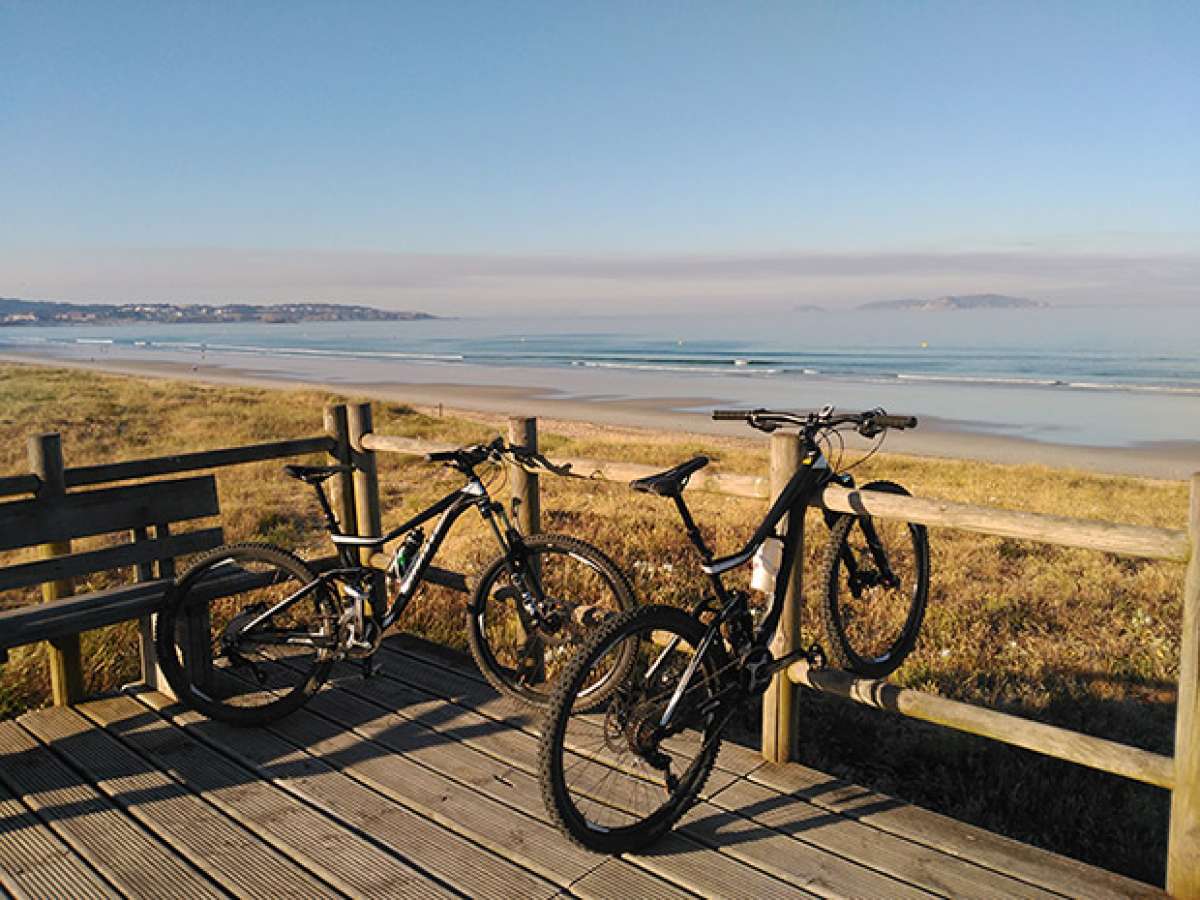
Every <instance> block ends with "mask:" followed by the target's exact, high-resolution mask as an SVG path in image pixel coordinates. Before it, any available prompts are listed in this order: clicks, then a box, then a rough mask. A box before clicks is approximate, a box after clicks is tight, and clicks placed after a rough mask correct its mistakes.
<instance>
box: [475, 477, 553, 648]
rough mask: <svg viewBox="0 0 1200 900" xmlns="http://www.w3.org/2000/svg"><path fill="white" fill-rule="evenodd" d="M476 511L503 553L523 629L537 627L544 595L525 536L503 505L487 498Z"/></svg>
mask: <svg viewBox="0 0 1200 900" xmlns="http://www.w3.org/2000/svg"><path fill="white" fill-rule="evenodd" d="M479 514H480V515H481V516H483V518H484V519H485V520H486V521H487V523H488V525H490V526H491V528H492V534H494V535H495V537H496V543H497V544H498V545H499V547H500V552H501V553H503V554H504V564H505V567H506V568H507V569H508V575H509V579H510V580H511V582H512V585H513V587H514V588H516V590H517V594H518V595H519V598H520V603H519V605H518V608H519V611H520V613H521V617H522V619H523V620H525V621H523V622H522V624H523V625H524V626H525V629H526V632H528V633H532V631H533V630H541V629H542V628H543V627H544V626H545V622H546V615H545V609H546V595H545V591H544V590H543V589H542V581H541V577H540V575H541V573H539V572H538V571H537V566H536V565H534V564H533V562H532V561H531V560H530V559H529V551H528V549H527V548H526V546H525V538H524V537H523V536H522V535H521V532H520V531H518V530H517V528H516V526H514V525H513V524H512V520H511V519H509V517H508V513H507V512H506V511H505V509H504V505H503V504H501V503H496V502H494V501H492V500H490V499H484V500H481V501H480V503H479Z"/></svg>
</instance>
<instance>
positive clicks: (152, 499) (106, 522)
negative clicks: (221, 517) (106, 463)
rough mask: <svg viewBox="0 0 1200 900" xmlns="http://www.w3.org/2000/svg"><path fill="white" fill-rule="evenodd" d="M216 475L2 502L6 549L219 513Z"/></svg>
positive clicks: (2, 546) (0, 541) (0, 531)
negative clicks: (214, 476)
mask: <svg viewBox="0 0 1200 900" xmlns="http://www.w3.org/2000/svg"><path fill="white" fill-rule="evenodd" d="M218 512H219V507H218V505H217V482H216V479H215V478H213V476H211V475H201V476H199V477H197V478H181V479H178V480H175V481H157V482H151V483H148V484H136V485H128V486H125V487H116V488H105V489H103V490H99V491H87V492H85V493H78V494H67V495H65V496H63V497H53V498H43V499H40V500H39V499H33V500H19V501H16V502H14V503H5V504H3V505H0V550H14V549H16V548H18V547H31V546H34V545H37V544H48V543H52V542H55V541H65V540H70V539H73V538H79V537H88V536H91V535H96V534H106V533H108V532H111V531H126V530H130V529H133V528H137V527H138V526H141V525H150V524H157V523H162V522H182V521H186V520H188V519H198V518H202V517H204V516H215V515H217V513H218Z"/></svg>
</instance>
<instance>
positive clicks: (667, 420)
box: [0, 351, 1200, 480]
mask: <svg viewBox="0 0 1200 900" xmlns="http://www.w3.org/2000/svg"><path fill="white" fill-rule="evenodd" d="M0 360H3V361H5V362H11V363H18V364H24V365H32V366H46V367H52V368H74V369H83V370H93V371H102V372H108V373H112V374H122V375H133V376H140V377H153V378H164V379H173V380H182V381H196V382H202V383H210V384H233V385H243V386H253V387H259V388H267V389H274V390H289V389H292V390H294V389H314V390H322V391H330V392H334V393H343V394H345V393H350V394H356V395H362V396H365V397H369V398H371V399H376V400H381V401H388V402H397V403H406V404H409V405H412V406H416V407H422V408H424V409H426V410H429V409H434V410H436V409H437V408H438V407H442V408H443V409H444V410H445V411H446V412H448V413H454V414H467V415H470V414H476V415H479V414H485V415H489V416H496V415H533V416H537V417H539V418H540V419H543V420H548V421H549V422H553V424H554V426H555V427H556V428H559V429H562V430H568V431H570V430H577V429H581V428H587V427H601V428H620V429H632V430H638V431H651V432H672V433H683V434H693V435H703V436H706V437H712V436H719V437H722V438H726V439H730V440H753V439H754V435H753V434H751V433H748V431H747V429H746V428H745V427H744V426H741V425H739V424H738V423H728V422H713V421H712V420H711V419H710V418H709V417H708V415H707V412H706V410H707V409H711V408H712V407H714V406H718V405H723V404H727V401H723V400H721V399H720V398H719V397H711V396H705V395H703V394H692V395H666V394H664V395H662V396H648V397H631V396H627V395H624V394H602V393H590V394H589V393H583V392H579V391H568V390H564V389H563V387H562V386H560V387H551V386H549V385H547V384H545V383H544V382H546V381H548V380H549V378H548V373H547V372H545V371H521V372H519V373H517V372H516V370H501V369H495V370H489V372H488V373H487V374H488V375H489V376H494V377H496V378H497V380H502V381H508V382H517V383H506V384H472V383H469V382H458V383H453V382H447V381H434V380H424V378H420V379H419V380H418V378H402V379H397V380H392V379H380V378H379V377H378V376H379V375H380V374H381V373H378V372H374V373H372V372H366V371H358V372H351V373H348V377H347V378H345V379H344V380H342V379H339V380H330V379H327V378H320V377H317V376H316V375H315V374H314V373H312V372H311V371H310V372H304V371H299V370H294V371H280V370H258V369H254V368H251V367H248V366H244V365H231V364H227V363H218V362H214V361H206V360H202V361H200V362H197V363H192V364H189V363H187V362H179V361H172V360H164V359H156V360H131V359H119V358H110V359H103V360H100V359H87V360H83V359H77V358H76V359H73V358H63V357H57V356H54V357H49V358H47V357H45V356H44V355H41V354H36V353H15V352H11V351H6V352H4V353H0ZM403 374H405V375H418V376H425V375H429V374H432V372H431V371H430V370H425V371H424V372H414V371H413V370H412V368H408V369H404V370H403ZM514 374H519V375H521V376H522V377H512V376H513V375H514ZM364 375H366V376H368V377H362V376H364ZM372 375H374V376H375V377H370V376H372ZM506 376H507V377H506ZM903 412H906V413H908V412H917V413H918V414H919V410H915V411H914V410H903ZM920 419H921V425H920V427H919V428H918V429H916V430H914V431H911V432H904V433H892V434H889V436H888V439H887V441H886V443H885V445H884V447H883V451H884V452H890V453H900V454H907V455H911V456H918V457H925V458H947V459H976V460H980V461H986V462H994V463H1000V464H1035V465H1044V466H1049V467H1051V468H1069V469H1082V470H1085V471H1090V472H1098V473H1103V474H1111V475H1133V476H1139V477H1145V478H1154V479H1168V480H1180V479H1185V478H1188V477H1190V476H1191V474H1192V473H1193V472H1195V471H1200V441H1194V442H1193V441H1170V442H1159V443H1146V444H1140V445H1135V446H1129V447H1098V446H1087V445H1079V444H1059V443H1052V442H1046V441H1039V440H1031V439H1028V438H1023V437H1015V436H1009V435H1003V434H989V433H984V432H981V431H979V430H972V429H968V428H965V427H962V426H961V425H959V424H957V423H955V422H954V421H950V420H942V419H937V418H933V417H928V416H920ZM848 446H851V447H855V446H856V444H855V442H854V440H850V441H848ZM857 446H861V447H865V446H866V445H865V444H859V445H857Z"/></svg>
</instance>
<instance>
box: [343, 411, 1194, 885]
mask: <svg viewBox="0 0 1200 900" xmlns="http://www.w3.org/2000/svg"><path fill="white" fill-rule="evenodd" d="M359 421H362V415H361V414H360V415H359ZM366 421H367V423H368V424H369V413H368V415H367V418H366ZM509 433H510V439H513V440H516V441H518V442H520V443H526V444H532V445H533V446H536V436H537V429H536V423H535V421H534V420H533V419H528V418H513V419H510V426H509ZM352 445H353V447H352V449H353V452H354V453H355V454H357V456H358V458H360V459H361V458H362V457H365V456H369V455H372V454H374V453H376V452H386V453H402V454H410V455H424V454H426V453H429V452H432V451H435V450H445V449H450V446H449V445H445V444H438V443H433V442H428V441H418V440H413V439H411V438H405V437H400V436H393V435H383V434H375V433H372V432H371V430H370V428H369V427H366V428H361V429H359V430H358V431H357V432H356V433H355V434H354V436H353V439H352ZM797 448H798V443H797V441H796V438H795V435H794V434H783V433H776V434H774V435H772V437H771V457H770V467H769V471H768V472H767V473H766V474H765V475H760V476H754V475H742V474H725V473H716V472H711V471H709V470H704V471H701V472H698V473H696V475H694V476H693V478H692V480H691V483H690V484H689V486H688V489H689V490H692V491H708V492H714V493H718V494H725V495H728V496H734V497H747V498H759V499H763V500H772V499H774V497H776V496H778V494H779V493H780V492H781V491H782V490H783V487H784V486H785V485H786V484H787V482H788V480H789V479H790V478H791V476H792V474H793V473H794V472H795V471H796V469H797V467H798V466H799V465H800V454H799V452H798V449H797ZM554 462H555V463H556V464H562V463H570V464H571V472H572V475H574V476H577V477H582V478H585V479H598V480H602V481H612V482H628V481H631V480H633V479H635V478H641V477H643V476H645V475H650V474H653V473H654V472H656V471H658V469H656V468H655V467H652V466H645V465H637V464H634V463H625V462H615V461H611V460H600V459H586V458H570V457H565V458H564V457H556V458H555V459H554ZM370 468H371V471H372V472H373V471H374V464H373V463H371V464H370ZM513 476H514V477H512V478H510V483H511V484H512V486H513V491H514V495H513V499H514V500H515V501H516V502H517V503H518V504H519V508H521V507H523V508H525V509H527V510H535V511H536V510H537V508H538V504H539V501H538V495H537V479H536V476H532V477H527V476H525V474H524V473H522V472H520V471H519V469H518V468H517V467H514V471H513ZM356 495H357V492H356ZM359 502H362V501H361V500H360V501H359ZM366 502H368V503H369V502H370V501H369V499H367V501H366ZM817 505H819V506H820V507H822V508H824V509H826V510H832V511H834V512H842V513H856V514H866V515H871V516H876V517H879V518H883V519H899V520H903V521H908V522H918V523H921V524H924V525H936V526H941V527H945V528H957V529H961V530H964V531H970V532H974V533H977V534H987V535H998V536H1001V537H1009V538H1018V539H1023V540H1031V541H1040V542H1043V543H1049V544H1056V545H1060V546H1066V547H1080V548H1084V549H1088V550H1097V551H1100V552H1104V553H1115V554H1121V555H1125V556H1133V557H1141V558H1145V559H1156V560H1168V561H1172V562H1180V563H1187V565H1188V568H1187V573H1186V576H1185V582H1184V589H1183V629H1182V635H1183V638H1182V646H1181V650H1180V653H1181V659H1180V667H1179V699H1178V705H1177V713H1176V734H1175V754H1174V756H1173V757H1170V756H1163V755H1162V754H1158V753H1152V752H1150V751H1147V750H1142V749H1139V748H1137V747H1131V746H1128V745H1125V744H1121V743H1118V742H1116V741H1110V740H1105V739H1103V738H1098V737H1093V736H1091V735H1085V734H1081V733H1079V732H1076V731H1072V730H1070V729H1067V728H1061V727H1059V726H1056V725H1048V724H1045V723H1041V722H1035V721H1031V720H1029V719H1025V718H1022V717H1019V716H1014V715H1010V714H1008V713H1003V712H1000V711H998V710H993V709H988V708H986V707H980V706H975V705H972V704H969V703H962V702H959V701H955V700H949V699H946V698H944V697H940V696H937V695H936V694H929V693H924V692H922V691H915V690H909V689H905V688H900V687H897V686H896V685H893V684H889V683H887V682H885V681H879V680H875V679H868V678H857V677H855V676H853V675H851V674H849V673H846V672H841V671H837V670H831V669H822V670H813V669H811V668H810V667H809V666H808V664H807V663H804V662H798V663H795V664H793V665H792V666H791V667H789V668H788V669H787V670H786V671H785V672H782V673H780V674H779V675H778V676H776V679H775V682H774V683H773V684H772V686H771V688H770V689H769V690H768V691H767V693H766V695H765V696H764V698H763V716H762V721H763V726H762V752H763V756H764V757H765V758H766V759H768V760H770V761H772V762H785V761H788V760H791V759H792V758H794V756H795V748H796V744H795V741H796V738H797V727H796V725H797V722H796V704H795V700H794V693H793V692H794V689H795V686H796V685H802V686H804V687H806V688H809V689H811V690H814V691H819V692H821V693H823V694H828V695H831V696H837V697H841V698H843V699H846V700H849V701H851V702H854V703H859V704H862V705H864V706H871V707H875V708H878V709H884V710H888V711H891V712H895V713H899V714H900V715H905V716H910V717H913V718H917V719H921V720H924V721H926V722H932V723H935V724H937V725H941V726H944V727H947V728H954V729H957V730H960V731H965V732H968V733H970V734H975V735H980V736H983V737H987V738H991V739H993V740H996V741H1001V742H1003V743H1007V744H1012V745H1015V746H1018V747H1023V748H1025V749H1027V750H1033V751H1036V752H1038V753H1042V754H1044V755H1047V756H1051V757H1055V758H1057V759H1063V760H1068V761H1070V762H1074V763H1078V764H1080V765H1084V766H1089V767H1091V768H1094V769H1100V770H1102V771H1105V772H1110V773H1113V774H1116V775H1120V776H1123V777H1125V778H1131V779H1134V780H1137V781H1142V782H1145V783H1147V784H1152V785H1155V786H1157V787H1160V788H1164V789H1166V790H1169V791H1171V822H1170V833H1169V836H1168V856H1167V890H1168V891H1169V892H1170V893H1171V894H1172V895H1174V896H1177V897H1188V898H1200V474H1197V475H1196V476H1193V478H1192V482H1191V506H1190V515H1189V522H1188V528H1187V529H1170V528H1151V527H1145V526H1138V525H1120V524H1115V523H1112V522H1104V521H1095V520H1087V519H1075V518H1068V517H1065V516H1052V515H1042V514H1037V513H1026V512H1014V511H1011V510H1004V509H998V508H994V507H988V506H976V505H971V504H964V503H951V502H948V501H944V500H931V499H922V498H918V497H905V496H899V495H896V494H884V493H879V492H872V491H857V490H847V489H845V488H842V487H838V486H832V485H831V486H830V487H828V488H826V489H825V491H824V494H823V495H822V496H821V497H820V498H819V501H818V504H817ZM803 512H804V510H803V509H798V510H793V511H792V512H791V514H790V516H789V519H790V520H791V522H790V524H789V528H790V529H797V530H798V533H797V531H795V530H793V531H791V532H790V537H791V539H794V540H797V541H798V542H799V543H800V544H801V545H802V542H803V521H804V516H803ZM523 524H524V523H523ZM801 569H802V566H796V567H795V571H794V572H793V576H792V577H793V582H792V584H791V585H789V589H788V593H787V605H786V607H785V610H784V614H783V616H782V618H781V621H780V625H779V629H778V631H777V633H776V636H775V641H774V643H773V644H772V650H773V652H775V654H776V655H777V656H779V655H782V654H785V653H788V652H790V651H791V650H793V649H795V648H796V647H797V646H798V642H799V622H800V613H801V608H800V607H801V598H802V596H803V594H802V582H801V579H802V572H801Z"/></svg>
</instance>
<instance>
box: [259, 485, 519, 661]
mask: <svg viewBox="0 0 1200 900" xmlns="http://www.w3.org/2000/svg"><path fill="white" fill-rule="evenodd" d="M316 488H317V496H318V497H319V498H320V500H321V506H322V509H323V511H324V512H325V516H326V520H327V524H328V526H329V533H330V539H331V540H332V541H333V543H334V545H335V546H336V547H337V548H338V556H339V558H340V561H341V565H340V566H338V567H337V568H334V569H328V570H326V571H324V572H321V573H320V574H319V575H318V576H317V578H316V580H315V581H313V582H310V583H309V584H306V585H304V586H303V587H301V588H300V589H299V590H297V591H296V592H295V593H293V594H291V595H290V596H288V597H285V598H284V599H282V600H280V601H279V602H278V603H276V604H275V605H274V606H272V607H271V608H269V609H267V610H265V611H264V612H262V613H261V614H259V615H258V616H256V617H255V618H254V619H252V620H251V621H250V622H247V623H246V624H245V625H244V626H243V627H242V629H241V634H243V635H248V634H250V633H251V632H253V630H254V629H255V628H259V627H260V626H261V625H262V624H263V623H265V622H267V621H268V620H270V619H271V618H272V617H273V616H276V615H278V614H279V613H282V612H284V611H285V610H287V609H288V608H289V607H291V606H293V605H294V604H296V603H298V602H300V600H302V599H303V598H304V597H306V596H307V595H308V594H309V593H310V592H311V591H313V590H315V589H317V588H318V587H320V586H323V585H328V584H330V583H332V582H341V583H342V585H343V588H344V589H345V590H346V591H347V593H349V594H350V596H351V597H352V598H353V599H354V600H355V601H356V602H357V604H361V603H362V602H363V601H364V600H368V599H371V595H370V594H369V592H364V591H361V590H359V589H358V588H357V587H354V586H353V585H351V584H349V582H350V580H351V579H358V578H362V577H363V576H364V574H366V575H368V576H370V577H371V578H372V579H373V580H375V579H377V576H378V575H380V574H382V572H380V570H378V569H373V568H369V567H367V566H363V565H360V564H358V563H357V562H355V561H354V551H355V550H356V549H364V550H370V549H373V548H380V547H383V546H384V545H385V544H388V543H390V542H392V541H394V540H395V539H396V538H398V537H402V536H403V535H405V534H407V533H409V532H410V531H412V530H413V529H415V528H418V527H420V526H421V525H423V524H425V523H426V522H428V521H429V520H430V519H432V518H434V517H435V516H440V517H441V518H440V519H438V522H437V524H436V525H435V526H434V528H433V531H432V532H431V533H430V535H429V537H427V538H426V539H425V541H424V542H423V543H422V545H421V547H420V549H419V550H418V551H417V555H416V556H415V557H414V558H413V560H412V561H411V562H409V563H408V566H407V568H406V569H405V572H404V575H403V577H402V579H401V582H400V585H399V587H398V589H397V591H396V595H395V597H393V598H392V600H391V604H390V606H388V607H387V608H386V609H383V604H382V603H380V604H378V606H377V605H376V603H375V601H374V600H372V601H371V607H372V614H373V618H374V621H375V624H376V625H377V626H378V628H379V633H381V634H382V633H383V632H384V631H386V630H387V629H388V628H390V627H391V626H392V625H393V624H394V623H395V622H396V620H397V619H398V618H399V617H400V615H401V614H402V613H403V612H404V609H405V607H407V606H408V603H409V601H411V600H412V598H413V596H414V595H415V594H416V592H417V588H418V587H420V585H421V581H422V580H423V579H424V577H425V573H426V572H427V571H428V570H429V566H430V564H431V563H432V561H433V558H434V556H436V555H437V552H438V550H439V549H440V548H441V546H442V542H443V541H444V540H445V539H446V535H447V534H449V532H450V529H451V528H453V527H454V523H455V522H457V521H458V519H459V517H460V516H462V514H463V513H465V512H466V511H467V510H468V509H470V508H471V507H475V508H477V509H478V510H479V514H480V515H481V516H482V517H483V519H484V520H485V521H486V522H487V523H488V524H489V525H490V526H491V528H492V532H493V534H494V535H495V536H496V541H497V543H498V544H499V545H500V549H501V551H502V552H503V553H504V554H505V555H506V556H508V557H509V558H510V559H511V560H513V565H514V566H515V567H517V568H518V569H519V568H520V566H521V562H520V552H519V551H520V548H521V546H523V543H522V539H521V535H520V533H519V532H518V531H517V530H516V529H515V528H513V526H512V523H511V521H510V520H509V518H508V515H507V513H506V512H505V511H504V507H503V506H502V505H501V504H499V503H496V502H494V501H493V500H492V499H491V496H490V495H489V494H488V492H487V488H486V487H485V486H484V484H483V482H482V481H481V480H480V479H479V478H478V476H475V475H470V476H469V477H468V479H467V483H466V484H465V485H463V486H462V487H461V488H458V489H456V490H454V491H451V492H450V493H449V494H447V495H446V496H444V497H442V498H441V499H440V500H438V501H437V502H436V503H434V504H433V505H431V506H429V507H427V508H426V509H424V510H422V511H421V512H419V513H417V515H415V516H413V517H412V518H411V519H409V520H408V521H407V522H404V523H403V524H401V525H398V526H397V527H395V528H393V529H392V530H391V531H389V532H387V533H386V534H384V535H382V536H380V537H360V536H358V535H350V534H345V533H344V532H342V530H341V529H340V528H339V527H338V525H337V521H336V518H335V517H334V515H333V512H332V510H331V509H330V506H329V502H328V500H327V499H326V497H325V492H324V491H323V490H321V488H320V485H316ZM501 526H503V528H502V527H501ZM398 553H399V548H397V550H396V552H395V553H393V555H392V559H391V561H390V562H389V567H390V565H391V564H392V563H394V562H395V560H396V555H397V554H398ZM372 589H374V590H378V589H379V586H378V584H376V585H374V586H373V588H372ZM523 599H525V598H523ZM380 610H382V611H380ZM532 612H534V613H535V614H536V612H537V610H536V609H535V610H533V611H532ZM255 637H256V638H259V640H256V642H257V643H263V641H262V640H261V634H260V635H255ZM289 642H291V643H294V641H290V640H288V639H285V640H283V641H281V643H285V644H286V643H289ZM266 643H270V642H266Z"/></svg>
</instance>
